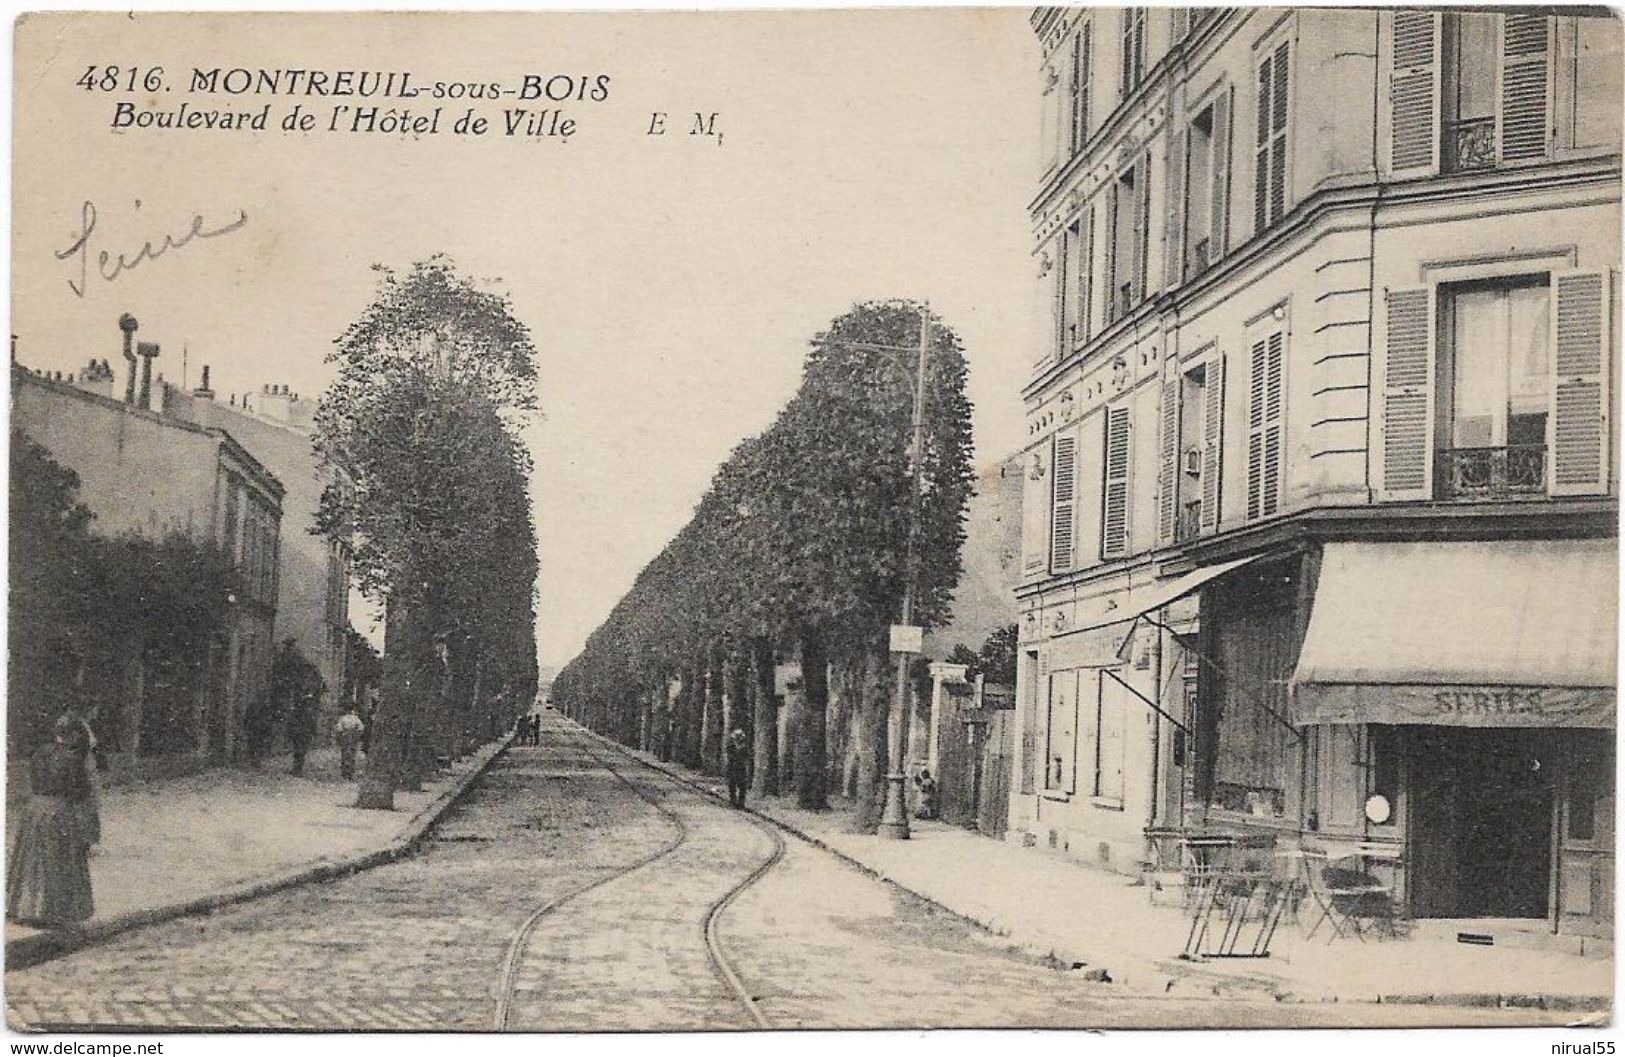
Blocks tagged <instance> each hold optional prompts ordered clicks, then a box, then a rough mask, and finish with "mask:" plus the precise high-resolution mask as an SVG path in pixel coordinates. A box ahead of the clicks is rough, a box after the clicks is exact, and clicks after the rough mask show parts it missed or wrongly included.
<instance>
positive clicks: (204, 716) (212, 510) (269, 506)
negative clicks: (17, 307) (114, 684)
mask: <svg viewBox="0 0 1625 1057" xmlns="http://www.w3.org/2000/svg"><path fill="white" fill-rule="evenodd" d="M149 362H150V361H149ZM85 373H86V375H87V376H88V377H87V378H86V379H85V381H86V383H87V384H85V385H84V386H83V387H81V385H80V384H79V381H80V380H79V379H78V378H73V379H61V380H58V379H55V378H47V377H45V376H43V375H40V374H35V373H32V372H30V371H28V370H26V369H24V368H20V367H13V369H12V372H11V381H12V405H11V421H12V424H13V426H14V427H16V428H18V429H21V430H22V431H23V432H24V433H26V434H27V435H28V436H29V437H31V438H32V439H33V440H34V441H35V442H37V443H38V444H40V445H41V446H43V447H44V448H45V449H46V450H47V451H48V452H49V453H50V455H51V458H52V459H53V460H54V461H56V462H57V463H60V464H61V465H62V466H64V467H67V468H68V469H70V470H72V471H73V472H74V473H75V474H77V475H78V478H79V500H80V501H81V502H82V503H83V504H84V505H85V506H86V508H88V509H89V510H90V511H91V513H92V514H94V515H95V521H94V522H93V525H92V529H93V531H95V532H96V533H98V534H100V535H104V536H118V535H121V534H124V533H133V534H135V535H137V536H140V537H142V538H145V539H149V540H153V541H161V540H162V539H164V538H165V537H167V536H169V535H171V534H179V535H182V536H185V537H187V538H189V539H191V540H193V541H196V542H207V543H212V544H214V545H215V546H217V547H219V548H220V549H221V550H222V551H223V552H224V553H225V554H226V555H227V557H228V558H229V560H230V561H231V562H232V563H233V565H234V566H235V567H236V569H237V570H238V572H239V574H240V576H241V578H242V583H243V589H244V590H243V594H242V595H241V596H237V597H233V598H232V599H230V602H231V605H230V608H229V616H228V623H227V627H226V629H225V632H224V633H223V634H222V635H221V636H220V637H219V638H218V639H217V640H216V641H215V642H214V643H213V644H212V646H211V648H210V650H209V655H208V656H207V657H206V658H205V659H204V661H203V665H204V674H203V678H202V680H201V685H200V690H199V692H198V694H197V700H196V704H195V706H194V707H195V712H194V722H193V729H194V730H195V732H196V738H195V744H196V746H197V750H196V751H197V753H198V755H199V756H201V757H203V758H205V759H207V760H208V761H210V762H212V763H225V762H229V761H232V760H236V759H239V758H240V757H242V755H243V754H244V750H245V743H244V718H245V716H246V714H247V711H248V708H249V706H250V703H251V702H253V701H254V700H255V699H256V698H258V697H259V696H260V695H262V694H264V693H265V690H266V688H267V686H268V683H269V679H270V667H271V657H272V646H273V638H272V635H273V631H274V629H275V624H276V600H277V585H278V577H279V546H278V542H277V539H278V532H279V526H280V524H281V520H282V500H283V487H282V484H281V482H280V481H278V480H277V478H276V475H275V474H273V473H271V471H270V470H268V469H267V468H266V467H265V465H264V464H263V463H261V462H260V461H259V460H258V459H256V458H255V457H254V456H253V455H251V454H249V452H248V451H247V449H245V448H244V447H243V445H242V444H240V443H238V442H237V440H236V439H235V438H233V437H232V435H231V434H230V433H228V432H226V431H225V430H222V429H218V428H208V427H204V426H199V425H195V424H192V423H189V422H183V421H180V420H178V419H175V418H172V417H170V416H166V415H163V414H160V413H158V412H155V411H151V410H147V409H146V408H143V407H140V406H137V405H136V404H133V403H126V402H124V401H122V400H117V399H114V398H113V397H111V396H108V395H104V394H103V392H102V391H101V390H102V389H103V388H104V387H105V386H106V385H107V383H108V381H109V380H110V377H111V375H110V372H109V371H108V370H107V369H106V364H105V363H102V364H96V365H93V367H91V368H87V370H86V372H85ZM154 619H161V614H155V615H154ZM145 674H146V673H145V672H144V671H143V665H142V659H141V657H140V656H139V654H138V655H137V656H136V657H135V658H133V659H132V670H131V671H130V672H128V673H125V677H124V678H123V679H122V680H121V686H122V691H121V694H120V699H119V700H118V701H116V702H112V703H111V704H112V705H113V712H114V713H115V714H114V715H112V716H109V715H107V714H106V709H107V705H106V703H104V705H103V709H104V711H103V715H102V717H101V721H100V722H101V725H102V728H103V729H102V738H103V740H104V741H105V742H108V743H109V744H108V747H109V748H111V749H115V750H122V751H125V752H130V753H136V754H140V753H141V752H142V751H143V750H142V746H141V732H142V729H143V724H142V707H143V696H144V688H145V685H146V679H145Z"/></svg>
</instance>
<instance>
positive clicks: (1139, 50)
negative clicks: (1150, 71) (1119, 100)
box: [1121, 7, 1145, 99]
mask: <svg viewBox="0 0 1625 1057" xmlns="http://www.w3.org/2000/svg"><path fill="white" fill-rule="evenodd" d="M1121 73H1122V95H1123V98H1124V99H1127V98H1128V95H1129V93H1130V92H1132V91H1134V89H1136V88H1138V87H1139V85H1140V82H1141V81H1143V80H1145V8H1143V7H1126V8H1124V9H1123V63H1122V69H1121Z"/></svg>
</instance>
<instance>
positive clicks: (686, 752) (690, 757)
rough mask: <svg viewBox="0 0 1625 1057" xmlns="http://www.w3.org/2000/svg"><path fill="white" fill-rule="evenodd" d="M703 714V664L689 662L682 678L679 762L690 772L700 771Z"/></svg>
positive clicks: (698, 661)
mask: <svg viewBox="0 0 1625 1057" xmlns="http://www.w3.org/2000/svg"><path fill="white" fill-rule="evenodd" d="M704 712H705V664H704V663H703V662H702V661H700V660H698V659H695V660H693V661H691V662H689V666H688V671H687V672H685V673H684V677H683V755H682V759H681V760H680V762H681V763H682V765H683V766H684V767H687V768H689V769H690V770H695V771H697V770H699V769H700V726H701V722H702V721H703V720H704V718H705V716H704Z"/></svg>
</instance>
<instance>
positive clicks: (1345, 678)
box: [1292, 540, 1619, 728]
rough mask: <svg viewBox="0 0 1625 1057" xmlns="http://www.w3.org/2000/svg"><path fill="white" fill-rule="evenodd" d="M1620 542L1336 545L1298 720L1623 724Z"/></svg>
mask: <svg viewBox="0 0 1625 1057" xmlns="http://www.w3.org/2000/svg"><path fill="white" fill-rule="evenodd" d="M1616 548H1617V545H1616V543H1615V541H1613V540H1542V541H1503V542H1471V543H1330V544H1327V545H1326V547H1325V549H1324V553H1323V555H1322V561H1321V568H1320V576H1319V580H1318V582H1317V584H1316V585H1315V600H1314V609H1313V611H1312V613H1311V615H1310V618H1309V630H1308V634H1307V635H1306V636H1305V638H1304V643H1303V650H1302V652H1301V653H1300V654H1299V658H1298V667H1297V670H1296V672H1295V673H1294V674H1293V678H1292V719H1293V722H1295V723H1297V724H1299V725H1304V724H1309V723H1423V724H1439V725H1446V726H1460V727H1597V728H1612V727H1613V726H1614V699H1615V681H1616V674H1615V673H1616V664H1617V660H1616V651H1617V649H1618V640H1617V634H1618V632H1617V613H1618V602H1619V555H1618V551H1617V549H1616Z"/></svg>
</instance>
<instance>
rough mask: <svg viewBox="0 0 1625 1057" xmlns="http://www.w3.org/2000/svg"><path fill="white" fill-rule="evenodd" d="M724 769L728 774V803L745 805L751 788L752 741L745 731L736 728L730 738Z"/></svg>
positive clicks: (737, 805)
mask: <svg viewBox="0 0 1625 1057" xmlns="http://www.w3.org/2000/svg"><path fill="white" fill-rule="evenodd" d="M726 757H727V759H726V763H725V765H724V768H723V769H724V771H726V772H727V775H728V803H730V804H732V805H733V806H734V807H744V806H745V790H747V789H749V788H750V764H751V759H750V742H748V741H747V740H746V739H745V732H744V731H742V730H736V731H734V732H733V734H732V735H730V736H729V738H728V744H727V747H726Z"/></svg>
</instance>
